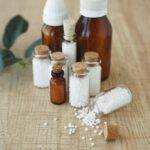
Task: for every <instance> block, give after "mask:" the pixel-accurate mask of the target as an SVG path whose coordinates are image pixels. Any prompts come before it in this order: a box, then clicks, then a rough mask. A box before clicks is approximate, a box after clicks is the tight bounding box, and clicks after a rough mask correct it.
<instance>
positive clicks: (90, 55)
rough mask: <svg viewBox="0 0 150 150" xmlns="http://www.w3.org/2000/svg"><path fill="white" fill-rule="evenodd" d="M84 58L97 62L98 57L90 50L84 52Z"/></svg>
mask: <svg viewBox="0 0 150 150" xmlns="http://www.w3.org/2000/svg"><path fill="white" fill-rule="evenodd" d="M84 59H85V61H88V62H98V61H99V59H100V58H99V54H98V53H96V52H93V51H90V52H86V53H85V54H84Z"/></svg>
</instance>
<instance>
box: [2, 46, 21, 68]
mask: <svg viewBox="0 0 150 150" xmlns="http://www.w3.org/2000/svg"><path fill="white" fill-rule="evenodd" d="M21 60H22V59H21V58H16V57H15V55H14V54H13V53H12V52H11V51H10V50H6V49H0V71H2V70H3V69H4V68H5V67H7V66H10V65H13V64H14V63H17V62H19V61H21Z"/></svg>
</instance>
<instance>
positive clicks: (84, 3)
mask: <svg viewBox="0 0 150 150" xmlns="http://www.w3.org/2000/svg"><path fill="white" fill-rule="evenodd" d="M80 13H81V15H83V16H85V17H90V18H98V17H102V16H105V15H106V14H107V0H80Z"/></svg>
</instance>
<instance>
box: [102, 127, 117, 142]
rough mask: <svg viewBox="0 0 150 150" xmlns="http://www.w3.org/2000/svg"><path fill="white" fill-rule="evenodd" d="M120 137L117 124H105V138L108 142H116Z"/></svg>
mask: <svg viewBox="0 0 150 150" xmlns="http://www.w3.org/2000/svg"><path fill="white" fill-rule="evenodd" d="M118 137H119V132H118V125H116V124H110V125H108V124H105V125H104V138H105V140H107V141H110V140H116V139H117V138H118Z"/></svg>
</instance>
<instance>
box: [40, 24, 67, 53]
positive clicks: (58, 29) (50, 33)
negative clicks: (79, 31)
mask: <svg viewBox="0 0 150 150" xmlns="http://www.w3.org/2000/svg"><path fill="white" fill-rule="evenodd" d="M41 32H42V42H43V44H44V45H47V46H48V47H49V49H50V50H51V52H56V51H62V41H63V33H64V31H63V26H49V25H46V24H44V25H43V26H42V29H41Z"/></svg>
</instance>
